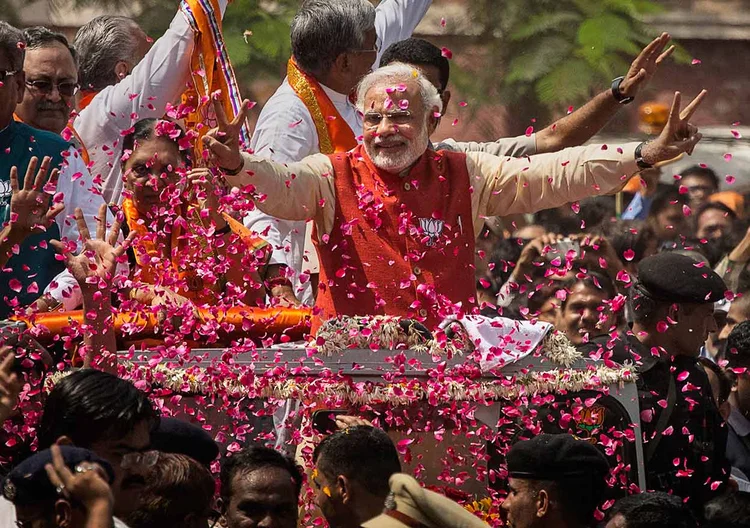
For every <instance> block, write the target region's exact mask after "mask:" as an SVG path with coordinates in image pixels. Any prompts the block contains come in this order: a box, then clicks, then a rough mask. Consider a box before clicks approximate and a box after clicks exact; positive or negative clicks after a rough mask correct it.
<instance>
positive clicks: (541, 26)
mask: <svg viewBox="0 0 750 528" xmlns="http://www.w3.org/2000/svg"><path fill="white" fill-rule="evenodd" d="M580 21H581V15H580V14H579V13H575V12H570V11H564V12H561V13H541V14H539V15H536V16H533V17H531V18H530V19H529V20H528V21H527V22H526V23H525V24H522V25H521V26H520V27H519V28H518V29H516V30H515V31H513V32H512V33H511V34H510V40H515V41H517V40H524V39H528V38H531V37H536V36H539V35H544V34H546V33H547V32H549V31H552V30H560V29H565V28H566V27H567V26H568V25H569V24H579V23H580Z"/></svg>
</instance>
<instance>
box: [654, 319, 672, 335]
mask: <svg viewBox="0 0 750 528" xmlns="http://www.w3.org/2000/svg"><path fill="white" fill-rule="evenodd" d="M668 329H669V326H667V323H665V322H664V321H659V322H658V323H656V331H657V332H659V333H660V334H663V333H664V332H666V331H667V330H668Z"/></svg>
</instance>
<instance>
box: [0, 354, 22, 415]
mask: <svg viewBox="0 0 750 528" xmlns="http://www.w3.org/2000/svg"><path fill="white" fill-rule="evenodd" d="M0 358H2V361H1V362H0V425H2V423H3V422H4V421H5V420H6V419H7V418H8V417H9V416H10V415H11V414H12V413H13V409H14V408H15V407H16V404H17V403H18V395H19V394H20V392H21V380H19V379H18V376H17V375H16V374H14V373H13V362H14V361H15V360H16V356H15V354H14V353H13V349H12V348H11V347H7V346H6V347H2V348H0Z"/></svg>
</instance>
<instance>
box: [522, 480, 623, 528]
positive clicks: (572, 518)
mask: <svg viewBox="0 0 750 528" xmlns="http://www.w3.org/2000/svg"><path fill="white" fill-rule="evenodd" d="M529 487H530V488H532V489H533V490H534V491H535V492H539V490H542V489H543V490H546V491H547V492H548V493H550V495H552V497H551V498H552V500H554V501H555V502H556V503H557V504H558V505H559V507H560V513H561V515H562V517H563V519H564V520H565V521H567V522H568V523H570V524H574V525H576V524H581V525H583V526H589V525H591V523H593V522H594V511H595V510H596V507H597V506H598V505H599V504H600V503H601V502H602V501H603V500H604V498H605V495H606V493H607V491H608V488H607V485H606V483H605V481H604V479H603V478H602V477H601V476H600V477H599V478H592V477H591V476H587V477H570V478H563V479H560V480H555V481H552V480H531V481H529Z"/></svg>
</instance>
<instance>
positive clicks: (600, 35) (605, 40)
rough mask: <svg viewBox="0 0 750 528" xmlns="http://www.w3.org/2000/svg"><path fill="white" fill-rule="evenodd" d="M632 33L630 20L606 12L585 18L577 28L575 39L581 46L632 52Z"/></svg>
mask: <svg viewBox="0 0 750 528" xmlns="http://www.w3.org/2000/svg"><path fill="white" fill-rule="evenodd" d="M633 33H634V32H633V28H632V26H631V24H630V22H628V21H627V20H625V19H624V18H622V17H620V16H618V15H615V14H612V13H608V14H604V15H600V16H597V17H594V18H589V19H587V20H585V21H584V22H583V23H582V24H581V26H580V28H578V36H577V41H578V43H579V44H580V45H581V46H582V47H583V48H592V49H597V48H599V49H603V50H605V51H623V52H627V53H634V52H637V48H635V46H634V44H633V42H632V37H633ZM634 48H635V49H634Z"/></svg>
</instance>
